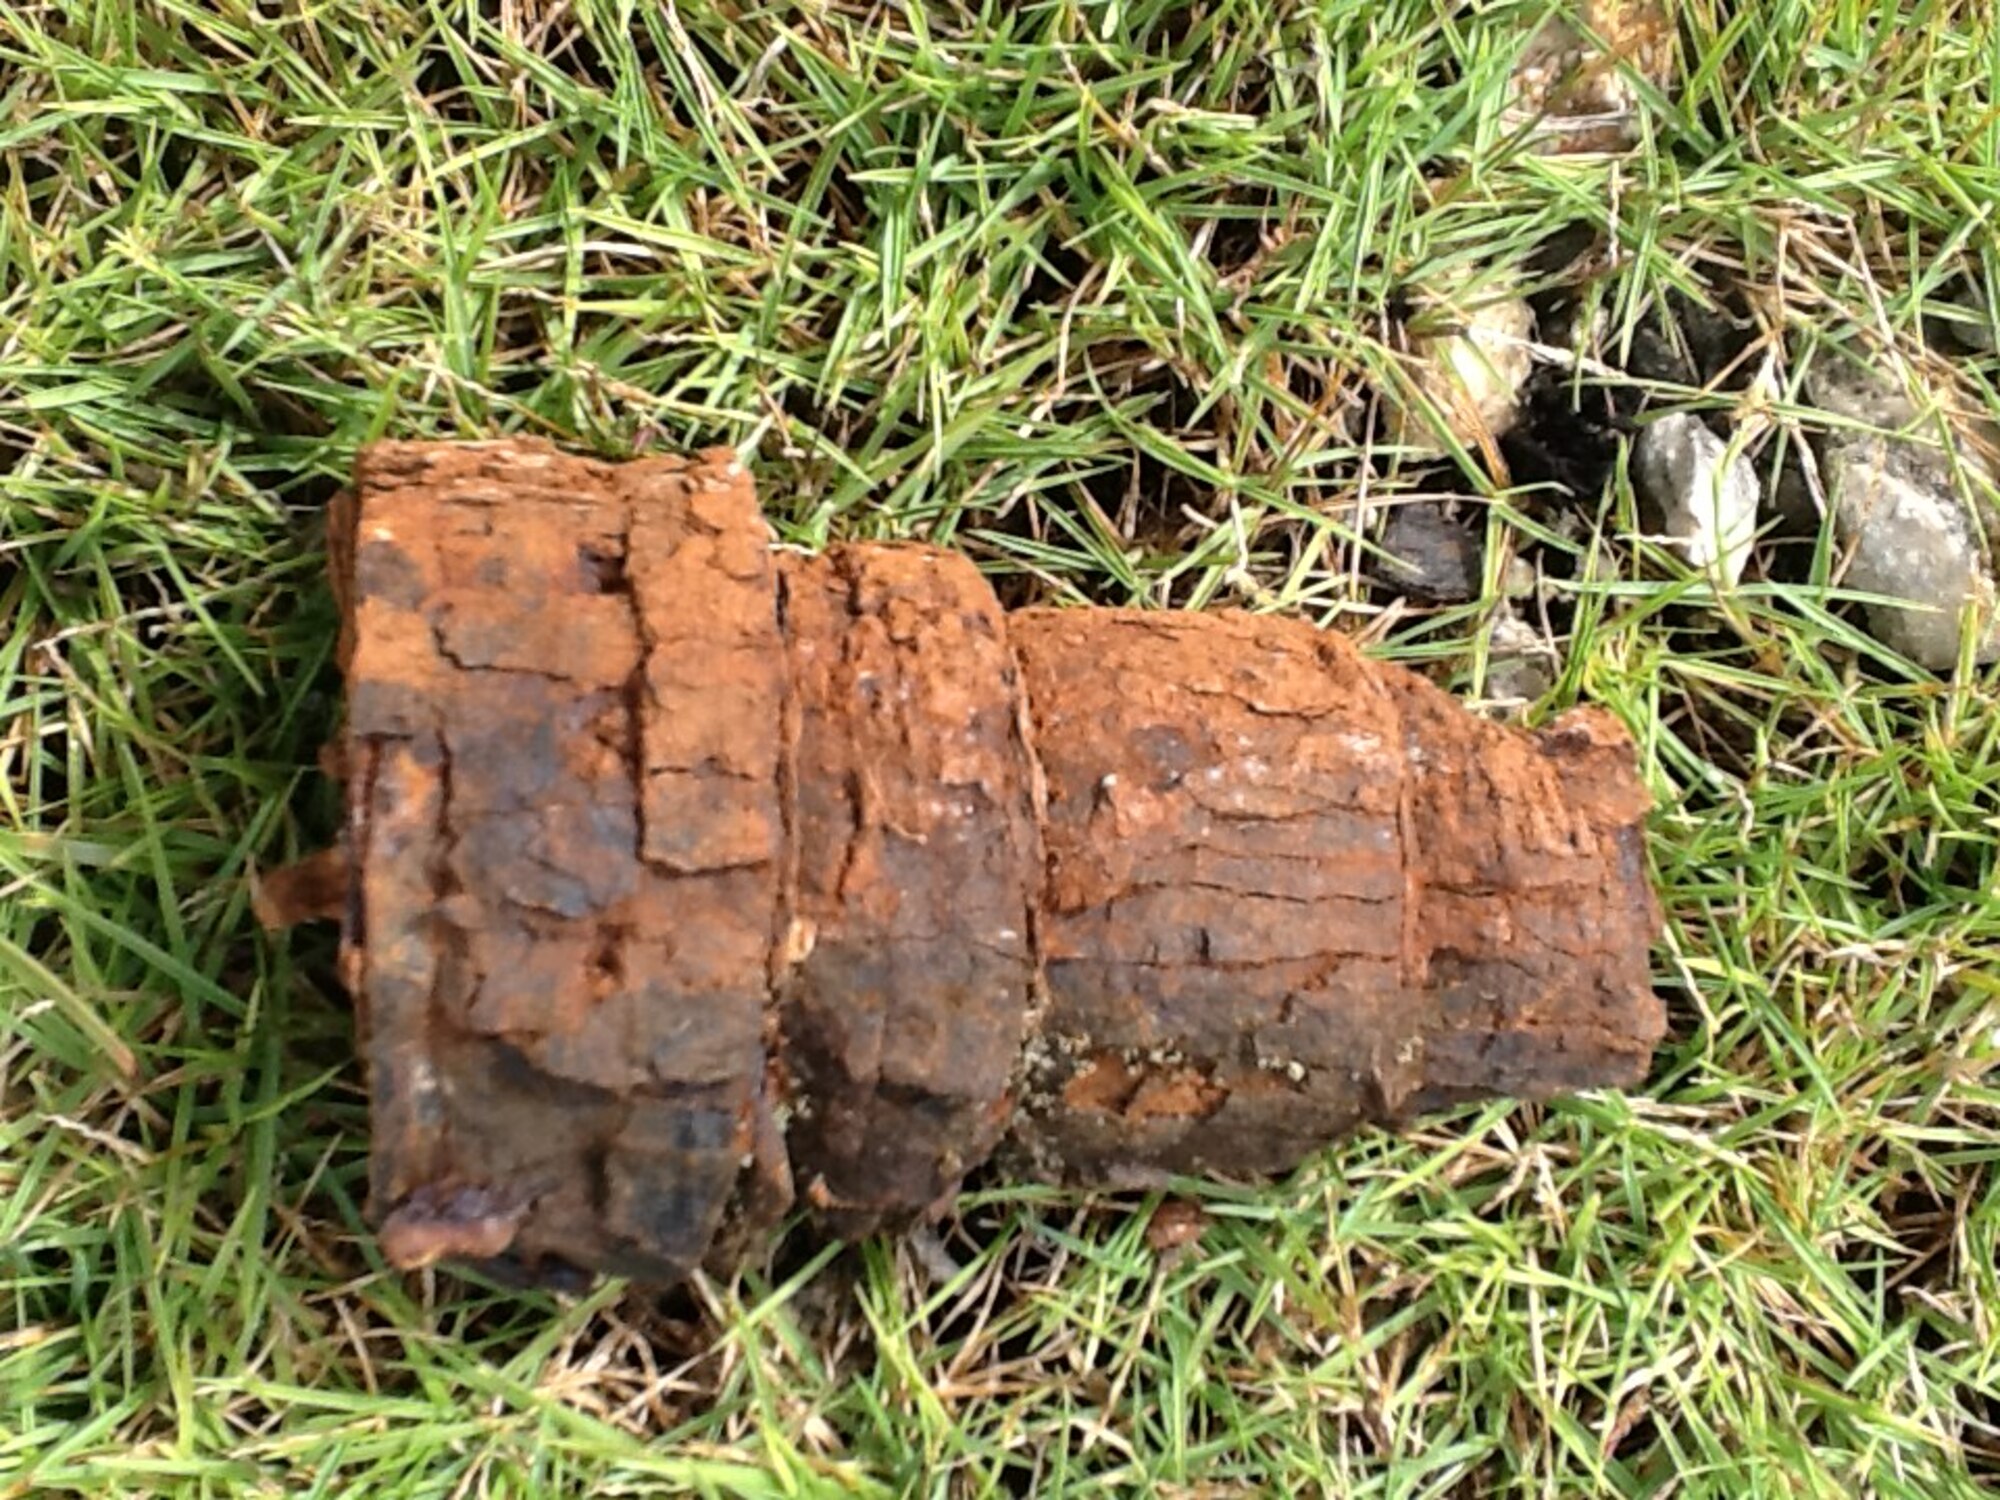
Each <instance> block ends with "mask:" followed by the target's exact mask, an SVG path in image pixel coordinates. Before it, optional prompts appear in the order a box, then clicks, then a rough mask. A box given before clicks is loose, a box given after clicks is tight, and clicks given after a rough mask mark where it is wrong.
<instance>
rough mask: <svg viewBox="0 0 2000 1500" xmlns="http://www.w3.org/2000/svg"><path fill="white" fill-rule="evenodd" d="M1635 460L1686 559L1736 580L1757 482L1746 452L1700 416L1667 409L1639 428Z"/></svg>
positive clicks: (1750, 534)
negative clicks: (1735, 448)
mask: <svg viewBox="0 0 2000 1500" xmlns="http://www.w3.org/2000/svg"><path fill="white" fill-rule="evenodd" d="M1633 467H1634V470H1635V474H1636V478H1637V479H1638V482H1639V489H1640V491H1641V492H1642V493H1643V494H1644V495H1645V496H1646V497H1647V498H1648V499H1649V500H1651V501H1652V502H1653V503H1654V504H1655V505H1657V506H1658V507H1659V508H1660V514H1661V520H1662V524H1663V526H1664V528H1665V530H1666V534H1667V536H1668V537H1669V538H1670V539H1671V540H1672V542H1673V543H1674V546H1675V548H1676V549H1677V550H1678V551H1679V552H1680V553H1681V554H1682V555H1683V556H1685V557H1686V558H1687V560H1688V564H1689V566H1690V567H1695V568H1701V569H1705V570H1707V571H1709V572H1711V573H1713V574H1714V575H1715V576H1716V577H1718V578H1719V579H1720V580H1721V582H1722V583H1723V584H1724V585H1725V586H1734V585H1735V584H1736V582H1737V581H1738V580H1739V579H1741V578H1742V577H1743V565H1744V564H1745V563H1747V562H1748V561H1749V560H1750V547H1751V544H1752V543H1753V542H1754V541H1755V540H1756V537H1757V505H1758V501H1759V499H1760V498H1761V487H1760V486H1759V485H1758V483H1757V471H1756V470H1755V469H1754V468H1752V467H1751V465H1750V461H1749V459H1748V458H1747V457H1745V456H1744V455H1743V454H1741V453H1735V454H1732V453H1731V452H1730V451H1729V445H1728V444H1727V443H1725V442H1723V440H1722V439H1721V438H1719V437H1717V436H1716V435H1715V434H1714V433H1712V432H1710V431H1709V430H1708V428H1707V427H1706V426H1705V425H1704V424H1703V422H1702V420H1701V418H1699V417H1696V416H1690V415H1689V414H1688V413H1686V412H1669V413H1668V414H1667V415H1666V416H1664V417H1661V418H1660V419H1659V420H1658V421H1656V422H1652V423H1650V424H1648V425H1647V426H1646V427H1645V428H1644V429H1643V430H1642V431H1641V432H1640V434H1639V441H1638V444H1637V447H1636V449H1635V451H1634V454H1633Z"/></svg>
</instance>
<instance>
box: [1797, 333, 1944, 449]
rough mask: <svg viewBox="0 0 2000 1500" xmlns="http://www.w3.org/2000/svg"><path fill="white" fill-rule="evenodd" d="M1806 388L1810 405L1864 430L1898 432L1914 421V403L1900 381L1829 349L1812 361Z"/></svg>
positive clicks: (1915, 409)
mask: <svg viewBox="0 0 2000 1500" xmlns="http://www.w3.org/2000/svg"><path fill="white" fill-rule="evenodd" d="M1805 387H1806V390H1805V394H1806V400H1807V401H1808V402H1810V403H1811V404H1812V405H1813V406H1816V407H1818V408H1819V409H1820V410H1821V411H1823V412H1826V413H1828V414H1829V415H1832V416H1836V417H1839V418H1841V419H1843V420H1844V421H1847V422H1856V423H1859V424H1861V425H1862V426H1864V427H1873V428H1876V429H1878V430H1879V431H1882V432H1900V431H1902V430H1903V429H1904V428H1905V427H1908V426H1909V425H1910V424H1911V423H1912V422H1914V421H1916V419H1917V403H1916V402H1915V401H1913V400H1911V399H1910V393H1909V391H1908V390H1906V389H1905V388H1904V387H1903V385H1902V384H1901V383H1900V382H1898V381H1895V380H1892V379H1890V378H1889V377H1888V376H1887V375H1884V374H1883V373H1882V372H1881V371H1879V370H1877V369H1876V368H1875V367H1874V366H1872V365H1864V364H1859V363H1857V362H1855V361H1854V360H1852V359H1849V358H1848V357H1847V356H1845V355H1843V354H1839V353H1836V352H1834V351H1833V350H1830V349H1829V350H1822V351H1821V352H1820V353H1819V354H1818V355H1817V356H1816V357H1815V358H1814V360H1813V365H1812V369H1811V370H1810V371H1809V372H1807V374H1806V382H1805Z"/></svg>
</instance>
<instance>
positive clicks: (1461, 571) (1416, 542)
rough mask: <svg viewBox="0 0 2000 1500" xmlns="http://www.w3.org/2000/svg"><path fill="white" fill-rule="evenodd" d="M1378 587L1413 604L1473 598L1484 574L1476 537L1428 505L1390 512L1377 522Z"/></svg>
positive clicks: (1395, 508) (1441, 510) (1435, 506)
mask: <svg viewBox="0 0 2000 1500" xmlns="http://www.w3.org/2000/svg"><path fill="white" fill-rule="evenodd" d="M1382 550H1383V551H1384V552H1387V553H1388V554H1389V557H1390V559H1391V560H1390V561H1387V562H1385V563H1384V564H1383V567H1382V580H1383V582H1385V583H1387V584H1389V585H1391V586H1392V587H1395V588H1400V589H1402V590H1404V591H1405V592H1407V593H1410V594H1413V595H1415V596H1416V597H1417V598H1419V599H1430V600H1435V601H1436V602H1438V603H1440V604H1457V603H1460V602H1462V601H1464V600H1466V599H1471V598H1473V597H1475V596H1476V595H1477V594H1478V593H1479V587H1480V583H1481V581H1482V578H1483V574H1484V572H1485V569H1484V566H1483V560H1484V559H1483V549H1482V548H1481V546H1480V541H1479V538H1478V537H1476V536H1474V535H1473V534H1472V533H1471V532H1470V531H1468V530H1467V529H1466V528H1465V527H1464V526H1462V525H1460V524H1459V523H1458V522H1456V521H1454V520H1452V519H1451V518H1450V517H1449V516H1447V515H1446V514H1445V513H1444V507H1443V506H1441V505H1438V504H1436V503H1435V502H1432V503H1421V502H1420V503H1413V504H1412V503H1406V504H1402V505H1396V506H1393V507H1391V509H1390V511H1389V515H1388V519H1387V520H1385V521H1384V522H1383V523H1382Z"/></svg>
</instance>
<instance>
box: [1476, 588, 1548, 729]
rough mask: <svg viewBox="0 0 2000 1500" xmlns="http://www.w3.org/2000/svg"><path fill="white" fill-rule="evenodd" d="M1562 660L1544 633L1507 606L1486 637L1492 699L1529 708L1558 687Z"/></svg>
mask: <svg viewBox="0 0 2000 1500" xmlns="http://www.w3.org/2000/svg"><path fill="white" fill-rule="evenodd" d="M1561 665H1562V663H1561V659H1560V658H1559V657H1558V656H1557V655H1556V650H1555V647H1554V646H1553V645H1552V644H1551V643H1550V642H1549V641H1547V640H1546V639H1544V638H1543V636H1542V634H1541V633H1540V632H1539V631H1537V630H1536V629H1535V627H1534V626H1532V625H1530V624H1529V623H1528V622H1527V621H1526V620H1523V619H1522V618H1521V617H1520V616H1519V615H1517V614H1515V613H1514V611H1513V610H1512V609H1510V608H1508V607H1506V606H1505V605H1502V606H1501V608H1500V609H1499V611H1498V612H1497V613H1496V614H1495V615H1494V618H1493V627H1492V629H1491V630H1490V631H1489V632H1488V634H1487V637H1486V697H1487V699H1488V701H1490V702H1494V703H1500V704H1507V705H1510V706H1512V707H1516V708H1519V707H1525V706H1526V705H1528V704H1531V703H1533V702H1535V701H1536V700H1537V699H1539V698H1540V697H1541V696H1542V695H1543V694H1544V693H1546V692H1548V690H1549V689H1550V688H1552V687H1554V686H1555V682H1556V673H1557V671H1558V669H1559V668H1560V667H1561Z"/></svg>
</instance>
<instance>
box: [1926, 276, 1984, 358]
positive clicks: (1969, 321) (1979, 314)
mask: <svg viewBox="0 0 2000 1500" xmlns="http://www.w3.org/2000/svg"><path fill="white" fill-rule="evenodd" d="M1945 300H1946V301H1947V302H1948V303H1950V304H1952V310H1951V312H1950V314H1949V315H1946V316H1941V317H1938V318H1936V319H1935V320H1934V321H1935V322H1936V324H1937V325H1938V326H1939V327H1940V328H1941V329H1942V330H1943V333H1944V336H1945V337H1946V338H1948V339H1950V340H1951V341H1952V343H1954V344H1956V345H1957V346H1958V347H1959V348H1960V349H1963V350H1964V351H1965V352H1966V353H1967V354H1996V353H2000V344H1996V343H1995V342H1994V339H1993V314H1992V312H1991V310H1990V309H1989V308H1988V307H1987V305H1986V299H1985V298H1984V297H1983V296H1981V295H1980V293H1979V291H1978V289H1977V288H1976V287H1974V286H1972V285H1971V284H1970V283H1961V284H1960V285H1959V287H1958V289H1957V290H1956V291H1954V292H1953V293H1952V294H1951V295H1950V296H1949V297H1947V298H1946V299H1945Z"/></svg>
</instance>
